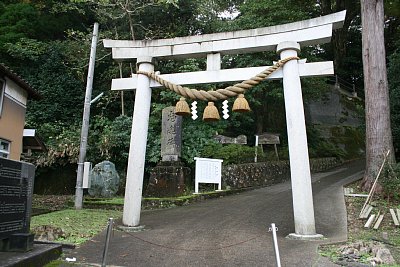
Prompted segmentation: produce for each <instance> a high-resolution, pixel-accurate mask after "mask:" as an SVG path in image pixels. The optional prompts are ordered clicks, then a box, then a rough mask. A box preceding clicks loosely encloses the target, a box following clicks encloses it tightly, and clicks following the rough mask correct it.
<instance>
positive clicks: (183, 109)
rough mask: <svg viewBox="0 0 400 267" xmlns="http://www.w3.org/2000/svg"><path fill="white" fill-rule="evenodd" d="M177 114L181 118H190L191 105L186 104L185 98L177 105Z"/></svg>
mask: <svg viewBox="0 0 400 267" xmlns="http://www.w3.org/2000/svg"><path fill="white" fill-rule="evenodd" d="M175 114H176V115H179V116H190V115H191V113H190V108H189V104H188V103H187V102H186V99H185V98H184V97H181V99H180V100H179V101H178V103H176V105H175Z"/></svg>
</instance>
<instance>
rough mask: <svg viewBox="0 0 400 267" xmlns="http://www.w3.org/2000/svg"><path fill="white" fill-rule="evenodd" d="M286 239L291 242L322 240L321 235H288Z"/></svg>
mask: <svg viewBox="0 0 400 267" xmlns="http://www.w3.org/2000/svg"><path fill="white" fill-rule="evenodd" d="M286 238H287V239H292V240H306V241H314V240H315V241H317V240H322V239H324V236H323V235H320V234H315V235H299V234H294V233H293V234H289V235H288V236H287V237H286Z"/></svg>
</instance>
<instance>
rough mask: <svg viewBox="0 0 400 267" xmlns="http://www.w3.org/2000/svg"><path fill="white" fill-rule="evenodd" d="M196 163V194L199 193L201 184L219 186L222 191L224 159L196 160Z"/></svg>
mask: <svg viewBox="0 0 400 267" xmlns="http://www.w3.org/2000/svg"><path fill="white" fill-rule="evenodd" d="M194 160H195V161H196V172H195V181H194V193H195V194H198V193H199V183H205V184H218V190H221V168H222V162H223V160H222V159H207V158H194Z"/></svg>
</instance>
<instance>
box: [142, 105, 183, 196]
mask: <svg viewBox="0 0 400 267" xmlns="http://www.w3.org/2000/svg"><path fill="white" fill-rule="evenodd" d="M174 110H175V107H167V108H165V109H163V111H162V129H161V157H162V160H161V162H159V163H158V164H157V166H156V167H154V168H153V169H152V170H151V171H150V179H149V185H148V187H147V190H146V195H149V196H156V197H171V196H179V195H182V194H183V193H184V192H185V189H186V182H187V180H188V177H189V175H190V169H189V168H188V167H185V166H184V165H183V163H182V162H181V161H180V157H181V147H182V117H181V116H177V115H175V112H174Z"/></svg>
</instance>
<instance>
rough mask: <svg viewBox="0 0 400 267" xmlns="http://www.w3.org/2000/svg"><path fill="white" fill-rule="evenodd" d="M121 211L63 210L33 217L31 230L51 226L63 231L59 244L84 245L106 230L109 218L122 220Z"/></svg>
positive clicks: (58, 240)
mask: <svg viewBox="0 0 400 267" xmlns="http://www.w3.org/2000/svg"><path fill="white" fill-rule="evenodd" d="M121 216H122V212H121V211H116V210H95V209H82V210H72V209H68V210H61V211H56V212H52V213H47V214H43V215H38V216H35V217H32V220H31V229H35V227H38V226H44V225H50V226H52V227H58V228H61V229H62V230H63V232H64V233H65V237H61V238H58V239H57V240H56V241H57V242H65V243H72V244H76V245H79V244H82V243H84V242H85V241H87V240H89V239H91V238H92V237H93V236H95V235H96V234H98V233H99V232H101V231H102V230H104V229H105V228H106V226H107V223H108V218H110V217H112V218H115V219H116V218H120V217H121Z"/></svg>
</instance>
